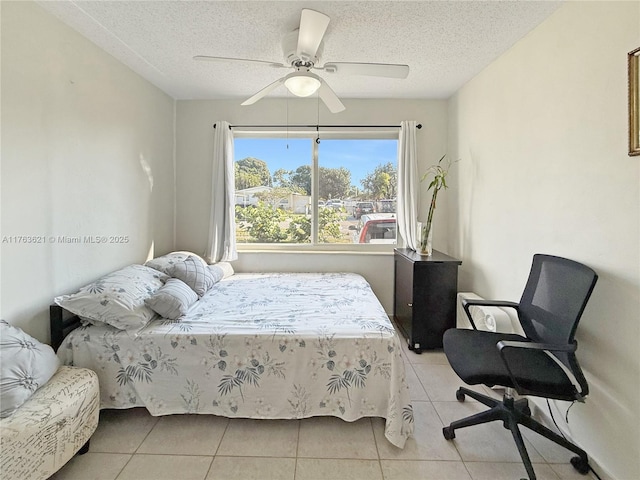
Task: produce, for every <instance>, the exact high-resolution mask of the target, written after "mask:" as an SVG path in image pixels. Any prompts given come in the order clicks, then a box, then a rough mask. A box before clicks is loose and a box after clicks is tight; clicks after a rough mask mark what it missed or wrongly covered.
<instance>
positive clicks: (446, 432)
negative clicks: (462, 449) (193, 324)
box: [442, 427, 456, 440]
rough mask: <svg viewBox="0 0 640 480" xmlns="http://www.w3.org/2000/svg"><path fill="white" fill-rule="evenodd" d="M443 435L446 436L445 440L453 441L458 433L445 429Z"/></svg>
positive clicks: (449, 428)
mask: <svg viewBox="0 0 640 480" xmlns="http://www.w3.org/2000/svg"><path fill="white" fill-rule="evenodd" d="M442 435H443V436H444V438H445V440H453V439H454V438H456V432H455V431H454V430H453V428H451V427H443V428H442Z"/></svg>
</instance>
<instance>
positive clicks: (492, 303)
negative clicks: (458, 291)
mask: <svg viewBox="0 0 640 480" xmlns="http://www.w3.org/2000/svg"><path fill="white" fill-rule="evenodd" d="M460 303H462V308H464V312H465V313H466V314H467V318H468V319H469V323H471V326H472V327H473V329H474V330H477V329H478V328H477V327H476V324H475V323H474V321H473V318H471V311H470V310H469V308H470V307H473V306H474V305H475V306H483V307H509V308H513V309H515V310H516V312H517V311H518V308H519V307H520V305H519V304H518V303H516V302H509V301H505V300H482V299H473V298H463V299H462V300H461V301H460Z"/></svg>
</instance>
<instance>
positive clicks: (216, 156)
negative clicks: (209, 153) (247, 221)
mask: <svg viewBox="0 0 640 480" xmlns="http://www.w3.org/2000/svg"><path fill="white" fill-rule="evenodd" d="M229 127H230V126H229V122H216V123H215V128H214V131H213V132H214V133H213V175H212V179H211V214H210V217H209V222H210V223H209V243H208V245H207V250H206V252H205V258H206V259H207V260H208V261H209V262H210V263H215V262H228V261H231V260H236V259H237V258H238V252H237V250H236V215H235V171H234V166H233V133H232V132H231V128H229Z"/></svg>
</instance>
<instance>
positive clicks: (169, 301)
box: [144, 278, 198, 320]
mask: <svg viewBox="0 0 640 480" xmlns="http://www.w3.org/2000/svg"><path fill="white" fill-rule="evenodd" d="M197 301H198V295H196V292H194V291H193V290H192V289H191V287H190V286H189V285H187V284H186V283H184V282H183V281H182V280H178V279H177V278H170V279H169V280H167V283H165V284H164V286H163V287H161V288H160V289H159V290H158V291H157V292H156V293H154V294H153V295H152V296H151V297H149V298H147V299H146V300H145V301H144V303H146V304H147V306H148V307H150V308H151V309H152V310H153V311H154V312H156V313H158V314H159V315H160V316H161V317H163V318H170V319H171V320H176V319H177V318H180V317H181V316H183V315H185V314H186V313H187V312H188V311H189V307H191V305H193V304H194V303H195V302H197Z"/></svg>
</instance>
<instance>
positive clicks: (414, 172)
mask: <svg viewBox="0 0 640 480" xmlns="http://www.w3.org/2000/svg"><path fill="white" fill-rule="evenodd" d="M416 125H417V123H416V122H415V121H413V120H411V121H403V122H401V123H400V138H399V141H398V232H400V236H401V237H402V238H403V239H404V243H405V246H406V247H407V248H410V249H412V250H418V236H417V222H418V220H417V218H418V194H419V190H418V184H419V179H418V154H417V147H416Z"/></svg>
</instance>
